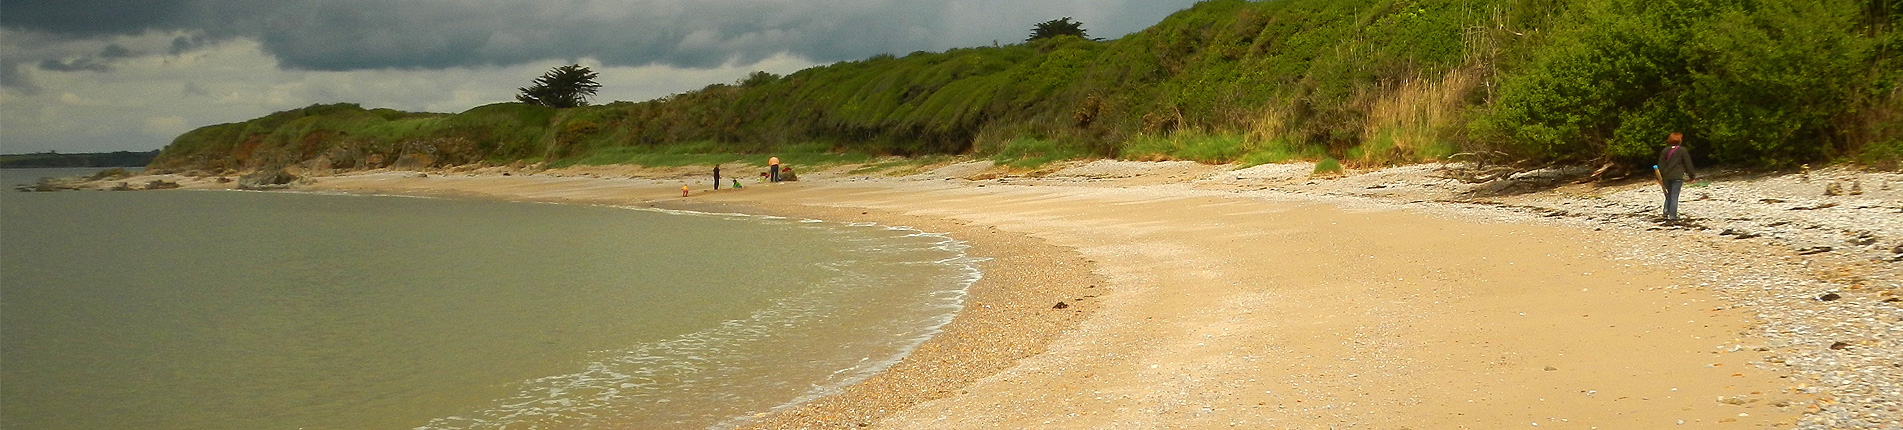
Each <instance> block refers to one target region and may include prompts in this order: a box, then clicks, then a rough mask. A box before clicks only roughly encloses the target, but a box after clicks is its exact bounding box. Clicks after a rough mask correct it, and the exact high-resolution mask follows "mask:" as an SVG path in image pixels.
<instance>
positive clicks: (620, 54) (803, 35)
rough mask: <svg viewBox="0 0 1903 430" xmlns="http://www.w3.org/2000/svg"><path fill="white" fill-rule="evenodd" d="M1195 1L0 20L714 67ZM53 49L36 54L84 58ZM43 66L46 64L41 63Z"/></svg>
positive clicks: (593, 0)
mask: <svg viewBox="0 0 1903 430" xmlns="http://www.w3.org/2000/svg"><path fill="white" fill-rule="evenodd" d="M1192 3H1194V1H1193V0H947V1H920V0H801V1H789V0H554V1H511V0H405V1H390V0H287V1H268V2H267V1H258V0H159V1H149V0H137V1H133V0H125V1H119V0H91V1H82V2H79V3H78V4H75V3H73V2H70V1H54V0H7V1H6V2H5V3H0V5H3V6H0V7H4V12H3V13H0V25H4V26H5V27H6V28H8V29H14V30H24V31H37V32H44V33H50V34H55V35H60V36H63V37H72V38H85V37H99V36H111V35H130V34H139V33H140V32H144V31H153V30H157V31H185V32H188V33H189V34H192V35H193V36H191V37H190V38H185V37H181V38H179V39H177V40H174V41H173V43H172V48H171V52H172V53H175V54H176V53H180V52H186V51H189V50H191V49H193V48H196V47H199V46H203V45H205V44H207V43H209V42H214V41H217V40H224V39H228V38H239V37H241V38H249V39H253V40H257V41H258V42H260V43H261V44H262V46H263V47H264V49H265V51H266V52H267V53H269V54H271V55H273V56H275V57H276V58H277V59H278V60H279V61H280V63H281V65H282V66H283V67H286V68H293V69H313V70H357V69H388V68H399V69H419V68H421V69H430V68H444V67H458V66H483V65H513V64H522V63H528V62H537V61H547V60H571V59H579V58H584V57H586V58H595V59H598V60H601V61H602V62H604V63H607V64H610V65H647V64H665V65H672V66H680V67H714V66H719V65H722V64H726V63H730V62H737V63H749V62H752V61H755V60H759V59H762V58H766V57H769V56H772V55H775V54H780V53H791V54H794V55H798V56H801V57H805V58H808V59H812V60H816V61H837V60H848V59H858V58H865V57H867V56H870V55H873V54H879V53H895V54H903V53H908V52H912V51H916V50H938V49H945V48H951V47H958V46H977V45H989V44H990V43H991V41H993V40H998V41H1003V42H1005V43H1010V42H1014V41H1017V40H1021V39H1022V38H1023V37H1024V34H1023V33H1024V32H1025V31H1026V30H1028V29H1029V28H1030V26H1031V24H1034V23H1036V22H1039V21H1044V20H1049V19H1053V18H1057V17H1061V16H1075V17H1077V18H1078V19H1079V20H1082V21H1084V22H1085V23H1086V25H1088V26H1089V28H1090V29H1091V30H1092V32H1093V34H1094V35H1096V36H1109V37H1116V36H1120V35H1122V34H1123V33H1127V32H1130V31H1134V30H1138V29H1141V28H1142V27H1144V26H1147V25H1149V24H1151V23H1154V22H1156V20H1158V19H1161V18H1162V17H1163V16H1165V15H1167V14H1168V13H1169V12H1172V11H1175V10H1178V9H1182V8H1185V7H1188V6H1189V5H1190V4H1192ZM66 61H72V60H63V59H62V60H59V61H56V62H55V63H57V64H49V63H44V62H43V64H41V66H43V68H45V67H44V66H49V65H52V66H59V67H67V68H73V67H92V65H91V64H89V63H83V62H74V63H69V62H66ZM48 69H49V70H53V69H51V68H48Z"/></svg>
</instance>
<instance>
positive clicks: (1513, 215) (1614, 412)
mask: <svg viewBox="0 0 1903 430" xmlns="http://www.w3.org/2000/svg"><path fill="white" fill-rule="evenodd" d="M1105 163H1109V164H1105ZM846 170H847V169H844V168H842V169H834V170H832V171H822V172H811V173H808V172H803V174H804V176H806V178H805V179H806V180H804V181H801V182H789V183H779V184H757V183H749V184H747V187H746V188H744V189H739V190H730V189H722V190H720V191H712V190H709V189H708V188H710V184H708V183H707V180H706V178H699V177H697V176H690V175H691V173H686V172H680V171H675V172H666V173H655V172H653V171H641V170H630V169H618V168H612V167H604V168H586V169H570V170H563V171H546V172H527V173H533V174H524V173H514V174H511V175H508V176H504V175H501V174H498V173H496V172H495V171H487V172H484V171H458V172H436V173H431V174H418V173H415V172H360V173H351V174H343V175H335V176H322V177H316V178H314V179H313V180H311V181H306V183H304V184H303V185H299V186H296V187H294V189H296V190H304V191H323V192H351V193H395V194H423V195H449V196H461V197H475V198H499V199H509V200H525V201H549V202H568V203H581V204H612V205H643V206H658V207H667V208H680V209H696V210H711V211H725V212H744V213H765V214H776V215H789V216H799V217H807V218H817V219H825V220H833V221H872V222H879V223H883V224H888V225H905V226H912V227H916V228H919V229H922V230H925V231H933V232H944V233H948V234H950V235H951V236H952V237H954V238H956V239H959V240H963V241H966V242H968V243H970V244H972V249H971V250H970V252H971V253H972V254H973V255H974V256H977V257H983V258H990V259H991V260H990V261H988V262H987V263H985V264H984V265H983V266H982V269H983V270H984V279H983V280H981V281H980V282H979V284H977V285H975V286H973V287H972V291H971V295H970V298H969V299H968V302H967V308H966V310H965V311H964V312H962V313H961V314H960V315H959V316H958V318H957V319H956V320H955V321H953V322H952V323H951V324H950V325H949V326H948V327H947V328H946V331H945V332H944V333H943V334H941V335H940V336H938V337H937V338H935V339H933V340H932V341H930V342H928V343H927V344H926V345H924V346H922V347H920V349H918V350H917V351H916V352H914V353H913V354H912V355H910V356H909V357H907V358H906V359H905V360H903V361H902V362H900V363H899V364H897V365H895V366H894V367H893V368H891V369H889V370H888V371H886V372H884V373H882V374H881V375H878V376H876V377H874V378H872V379H869V380H867V381H865V382H862V383H860V384H858V385H855V386H852V387H848V388H846V389H845V390H844V392H842V393H840V394H838V395H834V396H830V397H825V398H822V399H819V400H816V401H813V402H809V403H806V404H803V405H797V406H792V407H787V408H783V409H781V410H776V411H770V412H764V413H762V414H760V415H758V416H756V417H755V419H754V420H753V421H751V422H749V423H747V424H745V425H744V428H861V427H874V428H893V429H915V428H945V429H965V428H1231V427H1233V428H1303V429H1307V428H1386V429H1396V428H1412V429H1459V428H1471V429H1496V428H1528V427H1540V428H1547V427H1557V428H1580V429H1589V428H1601V429H1630V428H1668V427H1670V428H1681V427H1685V428H1741V429H1742V428H1833V427H1845V428H1899V426H1903V423H1899V421H1898V420H1897V417H1898V416H1903V411H1900V410H1899V405H1898V400H1897V399H1899V398H1903V395H1899V394H1898V392H1897V391H1896V390H1897V385H1896V378H1897V377H1896V376H1895V375H1894V374H1895V373H1899V372H1903V370H1899V369H1897V367H1899V366H1903V359H1899V358H1898V357H1899V354H1898V353H1897V351H1899V350H1900V349H1903V346H1899V344H1898V342H1899V338H1903V332H1900V331H1899V329H1898V328H1897V327H1899V326H1903V311H1900V310H1899V307H1898V306H1897V301H1896V300H1893V299H1894V298H1895V297H1896V295H1897V294H1898V293H1903V290H1899V286H1898V285H1897V282H1898V281H1897V279H1898V278H1897V277H1896V276H1895V275H1896V273H1897V272H1896V270H1897V269H1896V266H1897V264H1898V263H1895V262H1893V261H1887V260H1885V258H1888V254H1887V250H1888V247H1890V246H1893V245H1894V246H1898V247H1899V249H1903V243H1892V242H1897V239H1898V238H1899V237H1900V236H1899V235H1898V234H1897V233H1896V232H1895V231H1894V230H1891V229H1893V228H1895V227H1893V226H1892V224H1894V223H1896V222H1897V221H1896V220H1897V219H1903V215H1895V216H1891V217H1887V218H1886V217H1885V216H1883V215H1876V218H1863V219H1868V220H1875V222H1871V221H1865V222H1861V223H1858V222H1856V221H1854V219H1857V218H1858V217H1864V215H1859V214H1858V213H1850V216H1852V218H1853V221H1850V223H1852V224H1859V225H1862V226H1863V227H1861V228H1867V229H1868V231H1871V232H1873V233H1868V234H1866V235H1865V236H1858V237H1863V238H1869V243H1866V244H1863V245H1867V246H1863V247H1862V248H1857V249H1851V247H1849V246H1846V245H1839V248H1836V249H1837V250H1838V251H1837V252H1809V251H1815V250H1816V249H1817V248H1815V246H1821V245H1815V246H1811V247H1808V248H1807V247H1802V246H1799V245H1807V246H1808V242H1803V241H1805V240H1811V239H1807V238H1808V237H1809V236H1802V235H1801V234H1799V233H1792V235H1789V236H1788V237H1785V236H1779V235H1778V234H1774V233H1771V232H1768V231H1764V230H1754V231H1756V232H1757V233H1755V234H1753V236H1752V239H1750V240H1741V239H1743V238H1739V237H1733V236H1740V234H1734V233H1732V232H1733V231H1734V230H1735V229H1730V228H1727V229H1726V230H1725V233H1724V234H1720V232H1718V231H1715V230H1717V228H1714V227H1711V226H1709V225H1707V226H1696V225H1694V226H1686V225H1661V224H1659V223H1656V222H1652V221H1647V220H1645V217H1643V216H1642V215H1640V216H1630V217H1628V216H1624V215H1620V214H1623V213H1626V212H1631V210H1629V209H1628V208H1623V207H1618V206H1617V205H1616V204H1617V203H1619V202H1621V201H1623V200H1621V199H1628V200H1643V199H1645V198H1646V197H1645V194H1644V193H1645V192H1646V191H1644V190H1643V188H1644V187H1645V185H1644V184H1628V185H1620V186H1615V187H1612V188H1595V189H1592V190H1585V189H1583V188H1578V187H1573V188H1568V187H1561V188H1559V189H1557V190H1555V191H1544V192H1541V193H1536V194H1532V195H1513V194H1501V195H1500V196H1499V197H1489V198H1466V199H1462V200H1460V201H1457V202H1453V201H1447V200H1448V199H1442V198H1439V197H1436V196H1438V194H1436V193H1441V192H1443V191H1444V192H1445V193H1455V192H1456V191H1457V190H1443V191H1436V190H1434V189H1433V187H1434V186H1429V187H1427V188H1423V189H1421V190H1419V191H1415V192H1404V193H1401V194H1399V195H1389V194H1387V193H1392V192H1394V189H1396V188H1405V187H1407V186H1409V184H1408V183H1407V181H1409V180H1412V181H1415V182H1414V183H1413V184H1414V186H1419V185H1420V184H1421V183H1423V182H1429V180H1428V179H1422V178H1425V177H1426V176H1423V175H1413V176H1407V177H1405V178H1401V179H1396V178H1397V177H1392V176H1389V177H1384V176H1379V174H1370V175H1361V176H1359V178H1360V179H1356V178H1357V177H1350V178H1344V179H1323V180H1316V179H1311V178H1306V177H1305V175H1294V174H1282V173H1276V172H1282V171H1283V170H1288V171H1299V170H1300V167H1299V166H1297V167H1292V168H1282V167H1276V166H1258V167H1256V168H1251V169H1235V168H1234V167H1230V166H1204V165H1196V164H1193V163H1122V162H1099V163H1089V164H1077V165H1074V166H1072V167H1070V168H1067V169H1064V170H1060V171H1057V172H1055V173H1051V172H1046V173H1045V174H1040V175H1012V174H1000V173H997V171H996V170H994V169H990V168H989V167H988V166H987V165H984V164H983V163H964V164H956V165H950V166H943V167H942V168H939V169H937V170H933V171H930V172H924V173H919V174H914V175H907V176H897V177H894V176H880V175H854V174H848V173H846ZM1066 172H1068V173H1066ZM1283 173H1286V172H1283ZM1388 174H1394V173H1393V172H1388ZM1894 176H1895V175H1889V176H1878V177H1876V179H1874V182H1872V183H1870V184H1866V185H1867V186H1869V187H1870V189H1871V195H1870V196H1869V198H1870V199H1874V200H1873V201H1874V202H1875V203H1872V204H1870V205H1866V206H1864V209H1867V210H1869V211H1871V213H1876V214H1887V213H1890V211H1903V205H1898V204H1897V203H1896V202H1897V197H1896V196H1897V194H1896V192H1895V191H1891V190H1890V185H1889V182H1885V181H1897V180H1898V179H1897V178H1895V177H1894ZM174 179H177V178H174ZM181 180H183V179H181ZM1357 180H1359V181H1364V182H1368V184H1363V183H1361V182H1354V181H1357ZM1806 180H1808V178H1806ZM1384 181H1385V182H1384ZM1396 181H1399V182H1401V184H1400V185H1393V184H1394V183H1395V182H1396ZM1433 181H1438V180H1433ZM1435 183H1441V182H1435ZM1740 183H1742V181H1740ZM1898 183H1899V184H1903V182H1898ZM1370 184H1372V185H1370ZM190 185H191V184H190V183H189V181H188V188H191V187H192V186H190ZM682 185H687V186H689V187H690V189H691V190H692V192H691V193H690V195H689V196H688V197H682V196H681V186H682ZM1374 185H1380V186H1374ZM1878 185H1881V186H1882V187H1883V188H1882V190H1883V191H1882V192H1881V193H1879V192H1878V191H1877V188H1876V187H1877V186H1878ZM1442 186H1447V185H1442ZM1472 188H1474V187H1466V188H1462V190H1471V189H1472ZM1652 192H1653V193H1655V191H1652ZM1716 192H1717V191H1712V193H1716ZM1573 194H1581V195H1573ZM1584 194H1592V195H1594V197H1583V196H1582V195H1584ZM1628 194H1629V195H1630V196H1628ZM1707 198H1710V196H1707ZM1595 199H1596V200H1597V201H1596V202H1595V201H1593V200H1595ZM1437 200H1438V201H1437ZM1767 200H1768V198H1767ZM1575 201H1586V202H1588V203H1595V204H1600V207H1601V210H1599V211H1598V212H1594V211H1592V210H1583V209H1571V211H1570V212H1568V213H1569V214H1572V215H1565V216H1562V215H1553V213H1554V211H1555V209H1553V207H1557V206H1566V205H1571V204H1573V203H1572V202H1575ZM1779 201H1780V202H1783V201H1785V200H1779ZM1635 204H1636V203H1635ZM1714 205H1715V203H1714ZM1833 206H1834V205H1833ZM1892 206H1895V207H1892ZM1567 207H1570V206H1567ZM1700 207H1701V206H1699V205H1697V204H1688V206H1687V208H1686V209H1685V210H1686V211H1688V212H1691V211H1696V210H1699V208H1700ZM1712 207H1715V206H1712ZM1851 208H1852V206H1846V207H1845V208H1844V209H1845V210H1850V209H1851ZM1864 209H1858V210H1864ZM1779 211H1785V210H1784V209H1779ZM1601 213H1603V214H1609V215H1606V216H1604V217H1600V216H1598V215H1595V214H1601ZM1782 213H1784V212H1778V214H1782ZM1582 214H1583V215H1582ZM1573 215H1580V216H1573ZM1696 219H1697V216H1696V215H1694V220H1696ZM1724 219H1730V220H1732V221H1731V222H1742V221H1738V220H1740V219H1744V218H1736V217H1733V218H1723V219H1719V218H1716V217H1714V218H1712V219H1710V221H1709V222H1708V224H1714V225H1715V224H1716V223H1718V222H1721V221H1723V220H1724ZM1820 222H1821V221H1820ZM1785 224H1789V223H1788V222H1786V223H1785ZM1779 225H1783V224H1779ZM1871 226H1874V227H1871ZM1694 227H1696V228H1694ZM1740 228H1742V227H1740ZM1811 230H1816V229H1814V228H1813V229H1811ZM1847 240H1850V241H1851V242H1854V243H1862V240H1863V239H1847ZM1865 248H1867V249H1865ZM1826 251H1828V250H1826ZM1806 252H1809V253H1806ZM1898 253H1899V254H1903V251H1899V252H1898ZM1820 293H1833V295H1836V296H1838V297H1837V298H1828V299H1826V298H1819V296H1817V294H1820ZM1886 299H1889V300H1888V301H1886ZM1851 304H1855V305H1856V306H1857V308H1856V309H1855V311H1854V312H1849V311H1843V312H1838V311H1832V310H1831V309H1833V308H1832V307H1833V306H1848V305H1851ZM1838 314H1842V315H1838ZM1833 315H1835V316H1833ZM1846 315H1847V316H1846ZM1840 317H1841V318H1847V319H1849V320H1852V321H1853V322H1856V323H1854V324H1845V323H1838V324H1830V322H1829V321H1823V322H1815V321H1813V320H1814V319H1816V318H1840ZM1858 321H1860V322H1858ZM1799 323H1801V324H1799ZM1794 324H1795V325H1797V326H1802V327H1799V328H1796V329H1792V328H1791V327H1793V326H1794ZM1813 324H1821V325H1823V327H1814V326H1813ZM1823 339H1836V340H1828V341H1826V340H1823ZM1833 372H1834V373H1833ZM1858 373H1861V374H1863V375H1862V376H1858V375H1856V374H1858ZM1846 374H1849V376H1846ZM1833 375H1835V376H1833Z"/></svg>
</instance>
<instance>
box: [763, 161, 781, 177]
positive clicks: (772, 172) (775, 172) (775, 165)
mask: <svg viewBox="0 0 1903 430" xmlns="http://www.w3.org/2000/svg"><path fill="white" fill-rule="evenodd" d="M766 170H767V176H768V177H767V182H779V181H780V157H767V159H766Z"/></svg>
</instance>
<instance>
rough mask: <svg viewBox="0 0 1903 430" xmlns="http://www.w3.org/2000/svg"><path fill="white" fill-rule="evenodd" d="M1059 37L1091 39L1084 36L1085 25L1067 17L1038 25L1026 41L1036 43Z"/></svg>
mask: <svg viewBox="0 0 1903 430" xmlns="http://www.w3.org/2000/svg"><path fill="white" fill-rule="evenodd" d="M1057 36H1077V37H1078V38H1081V39H1089V38H1090V36H1088V35H1086V34H1084V23H1082V22H1077V21H1072V20H1071V18H1070V17H1068V16H1067V17H1063V18H1061V19H1053V20H1050V21H1044V22H1040V23H1037V26H1035V27H1031V37H1028V38H1025V39H1024V41H1026V42H1035V41H1038V40H1041V39H1049V38H1053V37H1057Z"/></svg>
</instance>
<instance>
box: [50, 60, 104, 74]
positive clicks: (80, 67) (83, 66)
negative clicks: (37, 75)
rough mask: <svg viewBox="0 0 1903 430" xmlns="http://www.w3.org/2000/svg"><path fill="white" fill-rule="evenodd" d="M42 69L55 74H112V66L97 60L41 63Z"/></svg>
mask: <svg viewBox="0 0 1903 430" xmlns="http://www.w3.org/2000/svg"><path fill="white" fill-rule="evenodd" d="M40 69H41V70H47V71H54V72H110V71H112V66H111V65H109V64H106V63H105V62H103V61H99V59H97V58H93V57H81V58H75V59H71V60H66V61H60V60H45V61H41V62H40Z"/></svg>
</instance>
